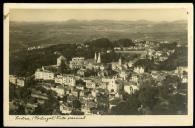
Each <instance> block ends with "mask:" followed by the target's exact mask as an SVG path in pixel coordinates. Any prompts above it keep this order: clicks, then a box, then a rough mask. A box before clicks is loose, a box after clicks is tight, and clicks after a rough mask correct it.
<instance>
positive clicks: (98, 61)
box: [97, 52, 101, 64]
mask: <svg viewBox="0 0 195 128" xmlns="http://www.w3.org/2000/svg"><path fill="white" fill-rule="evenodd" d="M97 63H98V64H99V63H101V54H100V52H99V54H98V58H97Z"/></svg>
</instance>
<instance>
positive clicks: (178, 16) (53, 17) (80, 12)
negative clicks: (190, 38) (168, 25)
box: [10, 9, 187, 22]
mask: <svg viewBox="0 0 195 128" xmlns="http://www.w3.org/2000/svg"><path fill="white" fill-rule="evenodd" d="M70 19H75V20H130V21H131V20H149V21H157V22H158V21H176V20H187V12H186V11H185V10H184V9H57V10H56V9H13V10H11V11H10V20H11V21H20V22H21V21H25V22H37V21H38V22H40V21H41V22H47V21H66V20H70Z"/></svg>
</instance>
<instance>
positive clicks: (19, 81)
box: [9, 75, 25, 87]
mask: <svg viewBox="0 0 195 128" xmlns="http://www.w3.org/2000/svg"><path fill="white" fill-rule="evenodd" d="M9 82H10V83H12V84H14V85H17V86H19V87H23V86H24V85H25V78H23V77H16V76H14V75H9Z"/></svg>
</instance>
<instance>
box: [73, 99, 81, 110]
mask: <svg viewBox="0 0 195 128" xmlns="http://www.w3.org/2000/svg"><path fill="white" fill-rule="evenodd" d="M72 106H73V108H75V109H80V108H81V102H80V101H79V100H73V102H72Z"/></svg>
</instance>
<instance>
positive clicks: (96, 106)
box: [9, 40, 188, 115]
mask: <svg viewBox="0 0 195 128" xmlns="http://www.w3.org/2000/svg"><path fill="white" fill-rule="evenodd" d="M133 43H134V45H131V46H130V45H129V46H122V47H121V46H115V47H113V48H102V49H101V48H100V49H96V51H94V52H93V57H92V58H85V57H84V56H74V57H72V58H71V59H70V60H69V59H67V56H66V55H62V54H61V53H60V52H59V51H55V53H54V54H57V55H58V57H57V58H56V64H49V63H48V65H42V66H41V67H39V68H37V69H36V70H35V72H34V73H33V74H32V75H30V76H27V77H22V76H17V75H15V74H10V77H9V83H10V86H11V87H10V88H11V90H10V93H11V94H10V95H12V96H10V108H11V110H10V114H18V115H20V114H24V115H33V114H35V115H36V114H45V115H52V114H54V115H55V114H57V115H58V114H59V115H138V114H157V115H158V114H159V113H160V112H164V113H161V114H186V113H187V100H186V99H185V98H186V97H187V84H188V70H187V65H177V66H176V67H174V68H172V69H169V68H168V67H169V66H171V65H172V63H171V64H170V63H168V62H169V60H171V59H170V57H173V56H174V55H175V54H177V52H178V51H176V50H177V49H179V48H182V47H186V46H182V45H181V44H179V43H173V42H168V41H161V42H154V41H142V40H133ZM89 47H90V45H89V44H78V45H77V49H82V48H89ZM29 49H30V51H29ZM33 50H39V49H32V48H28V52H31V51H33ZM111 53H114V54H115V55H117V58H116V61H113V60H112V61H111V62H103V61H102V58H103V57H104V56H105V55H107V54H111ZM131 53H136V55H137V56H136V57H135V58H134V59H129V58H126V56H128V55H129V54H131ZM47 59H50V58H47ZM165 62H166V63H165ZM32 65H33V63H32ZM160 66H161V67H160ZM166 67H167V69H163V68H166ZM22 88H25V89H22ZM16 90H20V92H18V93H19V94H17V93H16V92H15V91H16ZM178 97H179V98H180V97H182V98H183V100H178V99H177V100H176V99H174V98H178ZM176 101H177V102H179V103H177V102H176ZM175 106H177V107H175ZM174 107H175V108H174ZM173 109H175V110H173Z"/></svg>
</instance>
